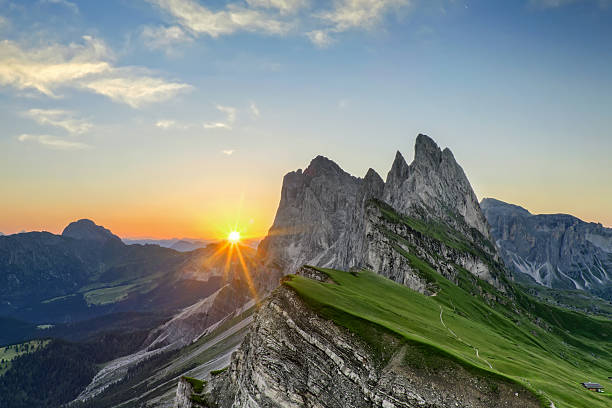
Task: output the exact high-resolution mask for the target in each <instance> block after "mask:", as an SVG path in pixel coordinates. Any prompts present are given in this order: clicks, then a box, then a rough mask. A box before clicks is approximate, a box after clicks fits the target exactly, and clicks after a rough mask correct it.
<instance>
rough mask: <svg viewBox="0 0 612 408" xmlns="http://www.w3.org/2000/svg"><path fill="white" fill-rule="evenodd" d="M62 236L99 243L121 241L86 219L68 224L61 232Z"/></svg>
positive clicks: (108, 231)
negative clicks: (110, 240) (111, 240)
mask: <svg viewBox="0 0 612 408" xmlns="http://www.w3.org/2000/svg"><path fill="white" fill-rule="evenodd" d="M62 236H64V237H69V238H75V239H84V240H89V241H97V242H100V243H104V242H106V241H108V240H109V239H113V240H119V241H121V240H120V238H119V237H118V236H116V235H114V234H113V233H112V232H110V230H108V229H106V228H104V227H102V226H100V225H96V223H94V222H93V221H92V220H89V219H86V218H83V219H80V220H78V221H74V222H71V223H70V224H68V226H66V228H64V231H63V232H62Z"/></svg>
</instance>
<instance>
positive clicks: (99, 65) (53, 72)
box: [0, 36, 112, 96]
mask: <svg viewBox="0 0 612 408" xmlns="http://www.w3.org/2000/svg"><path fill="white" fill-rule="evenodd" d="M83 39H84V44H70V45H69V46H63V45H59V44H54V45H50V46H48V47H45V48H39V49H29V50H26V49H22V48H20V47H19V46H18V45H17V44H16V43H14V42H12V41H9V40H4V41H2V42H0V85H10V86H13V87H15V88H17V89H27V88H31V89H35V90H37V91H39V92H40V93H43V94H45V95H47V96H56V95H55V94H54V90H55V89H56V88H57V87H59V86H62V85H68V84H72V85H75V81H77V80H79V79H83V78H85V77H87V76H90V75H94V74H102V73H107V72H110V71H111V70H112V66H111V64H110V63H109V62H107V61H105V59H109V55H110V52H109V51H108V49H107V48H106V46H105V45H104V43H102V42H100V41H97V40H94V39H93V38H91V37H87V36H86V37H83Z"/></svg>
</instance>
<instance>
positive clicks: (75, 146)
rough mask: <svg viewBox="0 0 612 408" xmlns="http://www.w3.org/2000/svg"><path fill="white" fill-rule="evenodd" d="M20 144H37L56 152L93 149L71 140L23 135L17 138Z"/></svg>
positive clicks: (48, 136)
mask: <svg viewBox="0 0 612 408" xmlns="http://www.w3.org/2000/svg"><path fill="white" fill-rule="evenodd" d="M17 140H19V141H20V142H35V143H38V144H40V145H42V146H45V147H48V148H49V149H56V150H85V149H91V146H90V145H88V144H85V143H80V142H73V141H70V140H65V139H60V138H58V137H55V136H50V135H31V134H27V133H24V134H21V135H19V136H18V137H17Z"/></svg>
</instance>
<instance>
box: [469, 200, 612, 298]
mask: <svg viewBox="0 0 612 408" xmlns="http://www.w3.org/2000/svg"><path fill="white" fill-rule="evenodd" d="M480 205H481V207H482V210H483V212H484V214H485V216H486V217H487V220H488V221H489V223H490V224H491V233H492V235H493V237H494V239H495V242H496V243H497V246H498V247H499V249H500V253H501V256H502V258H503V260H504V262H505V263H506V265H507V266H508V267H509V268H510V269H512V270H513V271H514V272H515V273H519V274H525V275H528V276H529V277H531V278H532V279H533V280H534V281H535V282H537V283H539V284H541V285H544V286H548V287H552V288H561V289H584V290H588V291H591V292H594V293H596V294H600V295H602V296H605V297H607V298H608V299H612V290H610V289H609V288H610V287H611V286H612V229H610V228H605V227H603V226H602V225H601V224H595V223H587V222H584V221H582V220H580V219H578V218H576V217H573V216H571V215H566V214H540V215H534V214H531V213H530V212H529V211H527V210H526V209H524V208H522V207H519V206H516V205H512V204H508V203H504V202H503V201H499V200H495V199H493V198H485V199H484V200H482V203H481V204H480Z"/></svg>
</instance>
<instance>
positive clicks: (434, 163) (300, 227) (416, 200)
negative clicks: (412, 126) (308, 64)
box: [258, 135, 500, 293]
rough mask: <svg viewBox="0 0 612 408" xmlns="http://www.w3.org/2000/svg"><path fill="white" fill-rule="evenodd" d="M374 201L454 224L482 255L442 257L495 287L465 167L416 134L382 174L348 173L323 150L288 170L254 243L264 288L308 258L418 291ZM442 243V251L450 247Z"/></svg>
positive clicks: (490, 252)
mask: <svg viewBox="0 0 612 408" xmlns="http://www.w3.org/2000/svg"><path fill="white" fill-rule="evenodd" d="M376 202H383V203H384V204H386V205H388V206H390V207H391V209H392V211H395V212H397V213H398V214H400V215H402V216H408V217H411V218H413V219H416V220H420V221H423V222H426V223H437V224H440V225H443V227H444V228H448V229H451V230H453V231H455V232H457V234H458V235H459V236H461V239H462V240H466V241H467V242H468V244H469V245H470V246H473V247H475V248H476V249H477V251H478V252H479V253H481V254H482V255H484V258H487V260H486V261H483V260H482V257H481V258H479V259H476V258H478V257H476V258H474V257H473V256H459V255H458V254H454V255H453V256H452V257H450V258H447V259H446V262H447V263H451V262H455V263H457V264H459V265H461V266H463V267H464V268H466V269H467V270H469V271H470V272H472V273H473V274H474V275H476V276H478V277H481V278H483V279H486V280H488V281H489V282H490V283H491V284H493V285H495V286H497V287H500V284H499V278H498V277H496V276H493V275H494V273H493V272H492V271H491V267H490V265H489V263H490V262H489V261H488V258H490V260H491V261H492V262H493V263H495V262H497V261H498V260H499V258H498V254H497V251H496V249H495V247H494V245H492V244H491V241H490V233H489V227H488V224H487V222H486V220H485V218H484V216H483V214H482V213H481V210H480V206H479V204H478V201H477V199H476V196H475V194H474V192H473V190H472V188H471V186H470V183H469V181H468V180H467V177H466V176H465V173H464V172H463V170H462V169H461V167H460V166H459V165H458V164H457V162H456V161H455V159H454V157H453V154H452V153H451V151H450V150H449V149H445V150H443V151H442V150H441V149H440V148H439V147H438V146H437V145H436V144H435V142H434V141H433V140H432V139H430V138H429V137H428V136H425V135H418V137H417V139H416V145H415V157H414V161H413V162H412V163H411V164H410V165H408V164H407V163H406V161H405V160H404V157H403V156H402V154H401V153H400V152H397V154H396V156H395V160H394V162H393V165H392V166H391V170H390V171H389V173H388V175H387V180H386V182H384V181H383V180H382V178H381V177H380V176H379V175H378V174H377V173H376V172H375V171H374V170H372V169H369V170H368V172H367V174H366V175H365V177H364V178H363V179H361V178H356V177H353V176H351V175H349V174H348V173H346V172H344V171H343V170H342V169H341V168H340V167H339V166H338V165H337V164H336V163H334V162H332V161H331V160H329V159H327V158H325V157H322V156H318V157H317V158H315V159H314V160H313V161H312V162H311V163H310V165H309V166H308V168H307V169H306V170H304V172H302V171H301V170H297V171H295V172H291V173H289V174H287V175H286V176H285V177H284V179H283V187H282V192H281V200H280V204H279V208H278V211H277V213H276V218H275V220H274V224H273V225H272V228H270V231H269V234H268V236H267V237H266V239H264V240H263V241H262V243H261V245H260V246H259V249H258V253H259V256H260V257H261V259H263V260H264V268H263V270H265V274H262V275H261V276H260V279H259V280H258V281H259V282H260V283H262V280H263V283H262V286H263V290H266V289H267V290H270V289H273V288H274V287H276V285H277V284H278V279H279V278H280V277H281V276H283V275H286V274H289V273H293V272H295V271H296V270H297V269H298V268H299V267H300V266H301V265H304V264H310V265H316V266H321V267H332V268H337V269H344V270H348V269H351V268H368V269H372V270H374V271H375V272H377V273H380V274H382V275H385V276H387V277H390V278H392V279H394V280H396V281H398V282H400V283H403V284H407V285H409V286H410V287H412V288H413V289H416V290H419V291H422V292H424V291H425V284H424V283H423V282H421V281H419V279H417V278H416V277H415V276H414V274H413V273H412V269H411V268H410V266H409V265H408V262H407V261H406V259H405V258H404V257H403V256H402V255H401V254H400V253H397V251H396V247H397V245H396V244H395V243H391V242H390V240H389V239H388V237H385V236H384V234H383V233H382V232H381V225H380V222H381V217H380V213H379V211H378V209H377V207H378V206H377V205H376V204H373V203H376ZM384 228H387V227H384ZM387 229H388V228H387ZM409 232H410V231H407V233H409ZM443 246H444V245H443ZM444 248H446V249H445V250H443V251H442V252H443V253H444V254H450V253H451V252H453V251H451V250H450V249H452V248H451V247H449V246H444ZM454 252H457V251H454ZM472 255H473V254H472ZM468 258H470V259H468ZM424 293H425V292H424Z"/></svg>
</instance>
